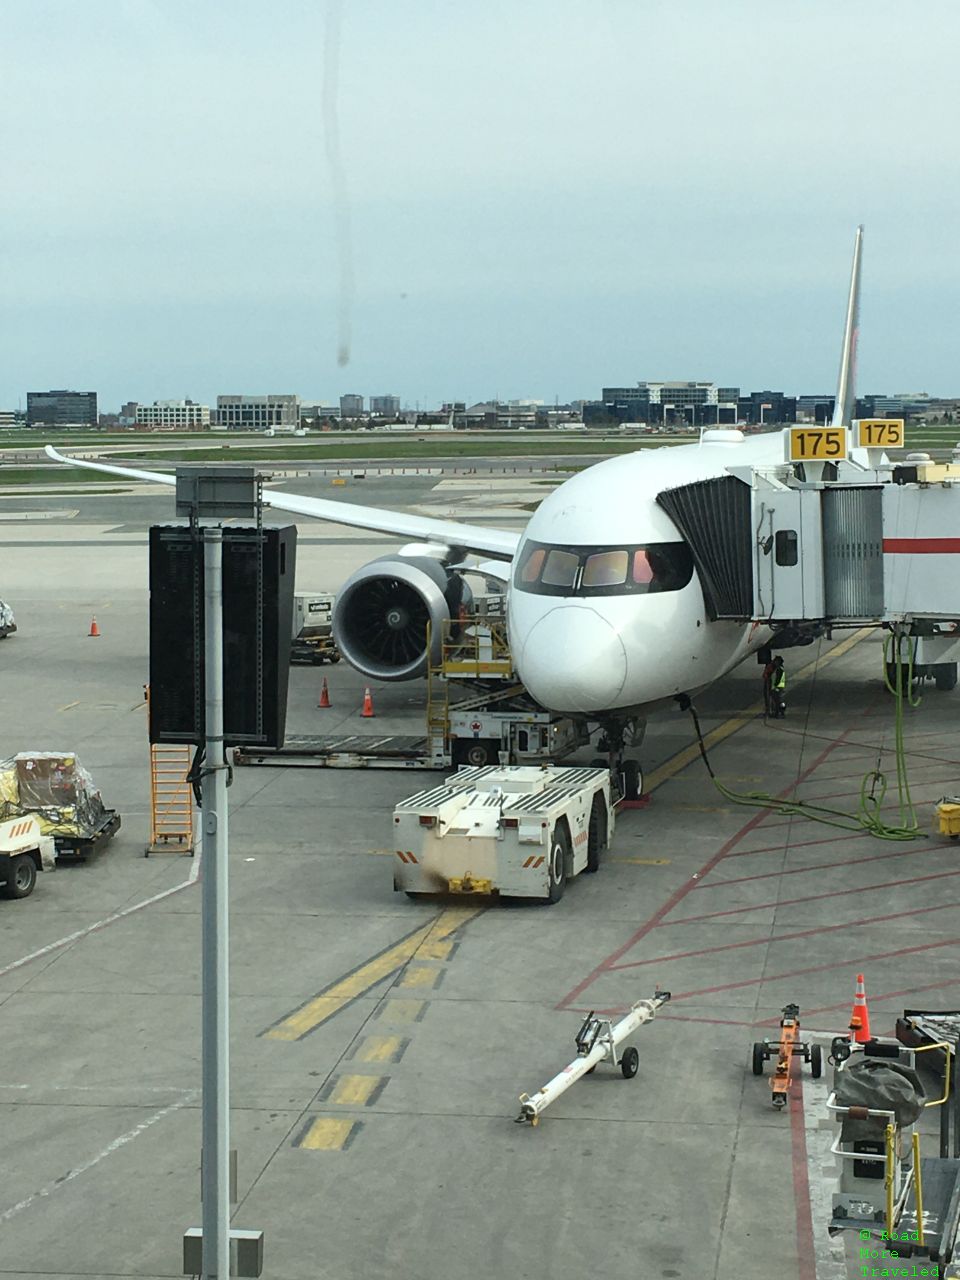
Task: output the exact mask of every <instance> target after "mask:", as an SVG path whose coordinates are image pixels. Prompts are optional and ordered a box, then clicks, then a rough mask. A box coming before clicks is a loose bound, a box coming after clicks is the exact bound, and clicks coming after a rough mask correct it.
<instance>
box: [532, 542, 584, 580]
mask: <svg viewBox="0 0 960 1280" xmlns="http://www.w3.org/2000/svg"><path fill="white" fill-rule="evenodd" d="M579 568H580V558H579V556H575V555H573V553H572V552H570V551H551V552H549V554H548V555H547V563H546V565H545V566H544V569H543V573H542V574H541V575H540V581H541V582H542V583H543V584H544V586H546V587H572V586H573V584H574V582H575V581H576V578H577V570H578V569H579Z"/></svg>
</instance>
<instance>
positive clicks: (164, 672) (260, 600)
mask: <svg viewBox="0 0 960 1280" xmlns="http://www.w3.org/2000/svg"><path fill="white" fill-rule="evenodd" d="M296 550H297V531H296V527H295V526H294V525H287V526H284V527H283V528H267V529H262V530H259V531H258V530H257V529H256V528H243V527H239V526H232V525H228V526H226V527H225V528H224V529H223V726H224V735H223V736H224V742H225V744H226V745H227V746H238V745H241V744H244V745H250V746H266V747H280V746H282V745H283V738H284V731H285V728H286V719H287V686H288V682H289V677H290V631H291V627H292V623H293V585H294V578H295V570H296ZM203 632H204V590H203V531H202V529H192V528H190V527H187V526H183V525H179V526H166V525H155V526H153V527H152V528H151V529H150V741H151V742H190V743H194V744H196V745H199V744H201V743H202V742H203V741H204V736H205V734H204V702H205V699H204V661H203Z"/></svg>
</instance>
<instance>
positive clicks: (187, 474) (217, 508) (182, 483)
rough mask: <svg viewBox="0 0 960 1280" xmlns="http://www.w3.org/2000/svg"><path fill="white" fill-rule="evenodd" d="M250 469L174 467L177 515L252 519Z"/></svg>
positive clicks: (254, 481) (254, 488) (254, 492)
mask: <svg viewBox="0 0 960 1280" xmlns="http://www.w3.org/2000/svg"><path fill="white" fill-rule="evenodd" d="M257 490H258V483H257V474H256V472H255V471H254V469H253V467H177V515H178V516H190V517H191V518H192V519H197V520H228V519H231V518H239V519H241V520H252V519H253V518H254V517H255V515H256V512H257V499H258V493H257Z"/></svg>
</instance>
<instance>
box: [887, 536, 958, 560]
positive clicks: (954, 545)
mask: <svg viewBox="0 0 960 1280" xmlns="http://www.w3.org/2000/svg"><path fill="white" fill-rule="evenodd" d="M883 554H884V555H885V556H898V555H908V556H909V555H914V556H949V555H957V554H960V538H884V540H883Z"/></svg>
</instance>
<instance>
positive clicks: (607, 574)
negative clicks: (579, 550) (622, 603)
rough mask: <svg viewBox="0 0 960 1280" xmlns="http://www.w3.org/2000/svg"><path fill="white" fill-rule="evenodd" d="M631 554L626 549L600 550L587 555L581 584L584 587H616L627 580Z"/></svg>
mask: <svg viewBox="0 0 960 1280" xmlns="http://www.w3.org/2000/svg"><path fill="white" fill-rule="evenodd" d="M629 561H630V556H629V553H628V552H626V551H598V552H596V554H594V555H592V556H587V559H586V562H585V563H584V566H583V578H582V579H581V585H582V586H584V587H615V586H618V585H619V583H621V582H626V580H627V565H628V564H629Z"/></svg>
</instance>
